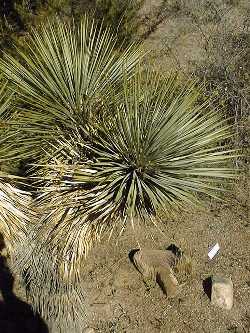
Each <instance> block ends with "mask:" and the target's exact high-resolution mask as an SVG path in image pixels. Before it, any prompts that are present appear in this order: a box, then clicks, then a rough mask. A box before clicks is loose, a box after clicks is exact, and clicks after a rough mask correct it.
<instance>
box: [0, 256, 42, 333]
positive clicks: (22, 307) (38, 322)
mask: <svg viewBox="0 0 250 333" xmlns="http://www.w3.org/2000/svg"><path fill="white" fill-rule="evenodd" d="M13 284H14V278H13V276H12V274H11V272H10V270H9V268H8V266H7V263H6V259H5V258H4V257H2V256H0V292H1V294H2V297H1V300H0V332H3V333H24V332H25V333H48V332H49V331H48V328H47V325H46V324H45V322H44V321H43V320H42V319H41V318H40V316H39V315H38V314H35V313H34V312H33V310H32V308H31V306H30V305H29V304H27V303H25V302H23V301H21V300H20V299H19V298H18V297H16V295H15V294H14V293H13Z"/></svg>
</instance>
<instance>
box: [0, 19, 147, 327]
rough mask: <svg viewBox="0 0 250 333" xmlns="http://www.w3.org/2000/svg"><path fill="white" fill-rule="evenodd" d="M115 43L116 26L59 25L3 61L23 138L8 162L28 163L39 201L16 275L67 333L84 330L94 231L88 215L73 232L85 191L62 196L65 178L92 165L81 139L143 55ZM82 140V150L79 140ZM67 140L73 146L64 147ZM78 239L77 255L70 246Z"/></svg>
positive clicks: (14, 128)
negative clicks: (84, 277) (84, 266)
mask: <svg viewBox="0 0 250 333" xmlns="http://www.w3.org/2000/svg"><path fill="white" fill-rule="evenodd" d="M116 42H117V37H116V36H115V35H113V34H112V33H111V31H110V29H102V27H97V26H96V25H95V23H94V22H93V21H89V20H88V18H87V17H85V18H83V20H82V21H81V22H80V24H79V25H77V26H76V25H75V24H74V22H67V23H65V22H62V21H60V20H54V21H48V22H47V23H46V24H44V25H42V26H41V27H40V28H39V29H38V30H33V32H32V34H31V36H30V38H29V39H28V41H27V45H26V46H25V48H24V49H19V48H18V49H17V52H16V53H17V57H16V58H14V57H12V56H11V55H8V54H5V56H4V58H3V59H1V60H0V67H1V70H2V71H3V73H4V74H5V77H6V78H8V80H9V82H10V87H11V88H10V89H11V90H12V92H13V94H15V98H16V99H15V110H14V113H15V118H14V119H12V121H11V133H12V134H13V135H16V133H18V140H17V142H16V143H15V144H14V147H12V145H13V143H12V142H11V139H10V140H6V141H7V147H8V144H9V148H10V147H12V148H14V149H9V157H10V158H14V157H15V158H16V157H18V158H22V159H25V160H26V161H28V165H26V167H27V169H28V173H27V175H28V181H29V185H32V189H33V196H34V198H35V203H34V205H33V206H32V207H31V206H29V208H30V210H31V211H32V212H33V213H35V214H36V219H35V220H36V221H37V223H35V224H33V225H30V226H29V227H30V228H29V230H28V234H27V237H26V239H25V240H24V241H23V242H21V243H18V244H17V245H16V251H15V252H16V256H15V259H14V261H15V265H14V270H16V271H17V272H18V273H19V274H20V276H23V277H24V281H23V282H24V283H25V284H26V285H28V288H27V292H28V294H29V296H30V297H31V300H32V302H33V305H34V308H35V309H36V310H38V311H40V312H41V313H42V315H43V316H44V317H45V318H47V319H51V320H52V321H53V322H54V324H55V326H60V327H61V328H64V329H65V330H66V331H67V332H68V331H70V330H71V331H72V329H73V331H76V330H77V325H78V326H79V329H81V326H82V321H81V320H80V318H82V317H83V311H82V307H83V305H82V304H83V301H82V299H80V296H82V295H83V292H82V290H81V285H80V284H79V271H80V269H79V265H80V264H81V263H82V257H83V256H85V254H86V246H89V245H90V242H91V241H93V233H91V236H90V231H89V227H88V224H87V223H84V219H85V216H83V217H80V218H79V219H78V222H77V224H79V223H80V226H79V228H80V233H78V234H77V235H75V233H74V232H73V231H74V227H73V226H74V224H75V223H76V216H75V211H76V210H78V205H77V208H75V207H72V208H71V203H72V204H73V203H74V204H75V201H74V198H75V196H76V193H78V192H73V193H72V190H71V189H69V187H68V188H67V190H69V191H68V193H65V194H63V195H62V193H61V191H62V190H63V187H64V181H62V179H61V177H63V179H65V178H67V176H68V175H67V173H69V174H72V170H73V168H74V164H76V163H78V164H79V163H82V162H86V161H87V160H88V158H89V156H88V153H87V150H86V149H84V147H83V146H82V142H85V141H86V142H87V141H89V140H90V138H91V137H92V136H93V134H94V132H95V131H96V128H95V126H93V125H94V124H98V123H100V122H101V120H102V119H103V118H104V117H108V118H110V117H111V113H110V112H109V108H111V105H112V104H113V103H114V101H116V102H117V103H118V100H120V98H121V90H122V85H123V81H124V73H126V77H127V79H128V80H129V78H131V77H132V76H133V75H134V73H135V71H134V68H135V66H136V64H138V62H139V60H140V59H141V57H142V52H141V50H140V48H139V47H138V46H135V45H131V46H130V47H128V48H127V49H125V50H124V49H123V50H119V49H118V48H117V47H116ZM77 137H80V138H81V139H80V140H78V141H79V142H80V146H79V145H78V143H77V142H76V143H75V142H74V141H72V140H73V138H77ZM61 142H64V144H65V142H68V143H70V144H71V148H73V149H72V150H70V152H68V149H62V147H61V144H60V143H61ZM50 164H52V165H53V168H54V164H57V165H58V170H52V169H51V172H50V169H48V167H47V166H48V165H50ZM65 165H66V167H65ZM48 170H49V171H48ZM80 192H81V194H82V191H80ZM78 194H79V193H78ZM51 199H53V200H51ZM34 207H36V209H34ZM85 222H86V221H85ZM72 223H73V225H72ZM83 224H84V226H83ZM68 227H69V229H68ZM72 228H73V231H72V232H71V229H72ZM56 230H57V231H56ZM55 233H56V234H57V236H56V237H54V235H55ZM65 233H66V234H68V233H71V235H72V238H71V241H70V244H67V243H64V240H66V238H65ZM75 236H76V239H75V241H76V243H77V244H78V246H79V249H78V250H76V245H75V250H76V251H77V253H74V252H72V250H73V251H74V249H73V248H72V249H70V247H71V245H72V242H74V239H73V238H74V237H75ZM52 239H53V240H52ZM50 240H51V241H50ZM81 243H83V244H85V245H81ZM64 247H65V250H64ZM83 248H84V250H83ZM71 261H72V263H73V262H74V264H73V265H70V264H69V263H70V262H71ZM38 263H39V264H38ZM72 268H73V270H72ZM75 318H78V320H75ZM72 327H74V328H72Z"/></svg>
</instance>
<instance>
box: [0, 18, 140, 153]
mask: <svg viewBox="0 0 250 333" xmlns="http://www.w3.org/2000/svg"><path fill="white" fill-rule="evenodd" d="M116 39H117V38H116V36H114V35H112V33H111V32H110V30H109V29H102V27H97V26H96V25H95V23H94V22H93V21H89V20H88V18H87V17H84V18H83V19H82V21H81V22H80V24H79V26H76V25H75V24H74V22H67V23H65V22H62V21H60V20H59V19H57V20H55V21H48V22H47V23H46V24H44V25H42V26H41V27H40V29H38V30H36V29H34V30H33V31H32V34H31V37H30V38H29V39H28V41H27V48H26V50H25V51H22V50H21V49H17V55H18V59H20V60H17V59H16V58H14V57H12V56H11V55H8V54H6V55H5V57H4V59H3V60H0V68H1V69H2V71H3V72H4V73H5V75H6V77H8V79H9V80H10V81H11V83H12V87H13V89H14V91H15V92H16V94H17V96H19V97H20V98H21V100H22V103H21V104H22V105H21V107H20V109H19V114H18V119H17V120H16V127H15V129H16V128H18V129H20V126H21V128H22V131H23V132H24V133H25V134H26V139H25V140H20V146H21V148H20V150H21V152H22V153H23V149H26V152H27V153H29V152H30V157H31V158H32V159H33V158H34V157H35V156H36V154H35V153H37V154H41V148H43V149H45V150H46V148H44V146H45V147H46V141H47V140H48V141H50V142H51V141H52V140H53V139H54V138H55V137H56V136H57V135H60V134H61V132H63V133H64V135H65V133H66V132H68V133H71V131H72V130H73V131H76V130H77V131H80V130H82V128H83V129H86V128H88V127H89V124H90V122H91V123H92V122H93V121H96V120H97V118H98V115H99V113H100V112H101V110H102V111H103V103H105V102H108V101H109V100H110V97H111V96H114V95H116V92H119V90H120V87H121V83H122V77H123V73H124V72H126V73H127V75H128V77H129V76H130V75H132V74H133V68H134V66H135V65H136V64H137V63H138V61H139V59H140V58H141V51H140V50H139V48H138V47H137V46H130V47H128V48H127V49H126V50H124V51H119V50H117V49H115V48H116ZM27 49H28V51H27ZM24 105H25V106H24ZM101 113H102V112H101ZM102 116H103V115H102Z"/></svg>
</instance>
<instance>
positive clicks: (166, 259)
mask: <svg viewBox="0 0 250 333" xmlns="http://www.w3.org/2000/svg"><path fill="white" fill-rule="evenodd" d="M133 261H134V264H135V266H136V268H137V269H138V271H139V272H140V273H141V274H142V275H143V278H144V281H145V282H146V283H147V284H149V285H152V284H153V285H155V283H156V282H157V283H158V284H159V286H160V287H161V289H162V291H163V292H164V293H165V294H166V295H167V296H168V297H174V296H175V295H176V294H177V293H178V290H179V288H178V287H179V286H178V281H177V279H176V277H175V275H174V273H173V270H172V268H173V267H174V265H175V263H176V256H175V255H174V254H173V253H172V252H171V251H163V250H149V249H143V250H139V251H137V252H136V253H135V254H134V257H133Z"/></svg>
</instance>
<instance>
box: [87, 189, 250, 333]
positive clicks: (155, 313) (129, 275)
mask: <svg viewBox="0 0 250 333" xmlns="http://www.w3.org/2000/svg"><path fill="white" fill-rule="evenodd" d="M247 193H248V192H247V189H245V192H244V195H243V194H242V193H241V196H242V198H241V199H242V200H241V201H240V202H238V201H237V200H236V199H235V200H233V199H232V198H231V199H230V201H229V202H228V203H220V204H218V203H217V204H215V203H209V204H208V205H207V207H206V208H205V209H204V210H199V211H197V210H192V211H190V212H186V213H185V214H183V215H182V216H181V217H178V218H175V219H171V220H166V221H165V222H164V223H163V224H162V225H161V226H160V229H161V230H162V231H163V233H160V232H159V231H157V230H156V229H155V228H154V227H153V226H152V227H151V228H149V229H148V231H147V233H145V232H144V233H143V232H141V234H140V236H139V237H137V238H136V237H135V236H134V233H133V230H132V228H130V227H128V228H127V230H126V232H125V233H124V234H123V235H122V236H121V237H120V238H119V241H118V244H117V245H115V244H114V242H111V243H109V244H108V245H107V244H103V245H100V246H98V247H96V248H95V249H94V250H93V251H92V253H91V254H90V256H89V258H88V260H87V262H86V277H85V279H84V285H85V287H86V291H87V295H88V298H89V300H90V304H91V307H90V319H89V320H90V321H89V325H90V327H93V328H94V329H95V330H96V331H97V332H117V333H118V332H127V333H135V332H138V333H140V332H152V333H153V332H155V333H156V332H166V333H174V332H175V333H177V332H178V333H179V332H183V333H184V332H187V333H189V332H190V333H191V332H197V333H201V332H207V333H208V332H209V333H226V332H234V333H243V332H250V257H249V253H250V232H249V231H250V221H249V211H248V208H249V206H248V205H249V201H248V203H247V197H246V194H247ZM238 199H239V196H238ZM150 234H151V236H152V237H153V239H152V237H151V236H150ZM138 242H139V243H140V245H141V246H142V247H147V248H154V249H164V248H166V247H167V246H168V245H170V244H173V243H174V244H176V245H177V246H180V247H181V248H182V249H184V250H186V251H187V252H189V253H191V255H192V260H193V267H194V268H193V270H194V273H193V276H192V277H191V278H190V279H189V280H188V281H187V283H186V286H185V288H184V290H183V292H182V293H181V294H180V295H179V296H178V297H177V298H176V299H173V300H168V299H167V298H166V297H165V296H164V294H163V293H162V291H161V289H160V288H159V287H154V288H152V289H149V288H148V287H147V286H146V285H145V284H144V282H143V280H142V276H141V275H140V273H139V272H138V271H136V270H135V268H134V266H133V265H132V263H131V262H130V260H129V256H128V255H129V252H130V251H131V249H135V248H138ZM216 242H218V243H219V244H220V246H221V250H220V252H219V254H218V255H217V256H216V257H215V258H214V259H213V260H212V261H209V260H208V257H207V253H208V249H209V247H210V246H211V245H213V244H215V243H216ZM216 273H221V274H223V275H225V276H228V277H231V278H232V281H233V285H234V306H233V308H232V310H230V311H226V310H221V309H218V308H215V307H213V306H211V304H210V300H209V298H208V296H207V295H206V293H205V292H204V290H203V281H204V280H205V279H206V278H208V277H210V276H211V275H213V274H216Z"/></svg>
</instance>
